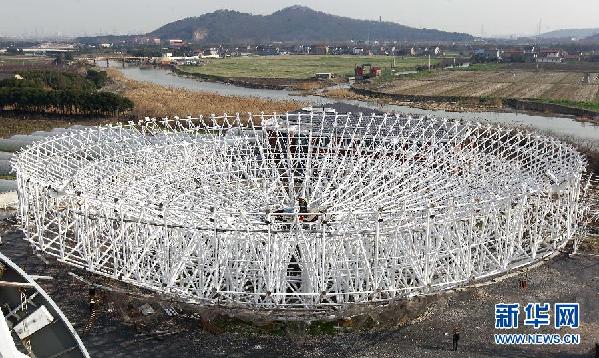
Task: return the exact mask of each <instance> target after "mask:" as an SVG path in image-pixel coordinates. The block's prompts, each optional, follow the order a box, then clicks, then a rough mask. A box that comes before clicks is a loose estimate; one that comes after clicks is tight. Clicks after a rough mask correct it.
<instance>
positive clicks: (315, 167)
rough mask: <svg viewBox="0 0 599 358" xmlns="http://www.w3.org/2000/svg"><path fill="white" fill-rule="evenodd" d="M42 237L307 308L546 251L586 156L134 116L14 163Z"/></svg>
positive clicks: (388, 132) (339, 124)
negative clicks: (137, 119)
mask: <svg viewBox="0 0 599 358" xmlns="http://www.w3.org/2000/svg"><path fill="white" fill-rule="evenodd" d="M14 167H15V169H16V172H17V177H18V184H19V197H20V203H21V219H22V224H23V229H24V230H25V232H26V234H27V238H28V240H29V241H31V243H32V244H33V245H34V247H36V248H37V249H39V250H42V251H44V252H46V253H48V254H51V255H54V256H56V257H58V258H59V259H60V260H62V261H64V262H66V263H69V264H72V265H76V266H79V267H82V268H85V269H87V270H90V271H92V272H96V273H99V274H102V275H106V276H109V277H112V278H115V279H118V280H122V281H125V282H129V283H131V284H134V285H138V286H142V287H146V288H149V289H152V290H155V291H159V292H163V293H167V294H170V295H174V296H176V297H178V298H179V299H181V300H184V301H190V302H199V303H204V304H230V305H236V306H246V307H264V308H285V307H295V308H308V309H310V308H317V307H324V306H340V305H344V304H347V303H358V302H370V301H381V300H389V299H392V298H396V297H406V296H411V295H416V294H425V293H430V292H434V291H438V290H443V289H447V288H451V287H454V286H456V285H460V284H463V283H465V282H469V281H471V280H474V279H480V278H484V277H486V276H489V275H494V274H498V273H502V272H505V271H507V270H510V269H512V268H515V267H518V266H522V265H526V264H529V263H531V262H534V261H535V260H539V259H541V258H543V257H545V256H547V255H550V254H551V253H553V252H555V251H556V250H557V249H558V248H559V247H561V246H562V245H564V244H565V243H566V242H567V241H568V240H569V239H570V238H571V237H572V235H573V234H574V232H575V231H576V229H577V222H578V216H579V214H580V209H579V192H580V180H581V175H582V172H583V170H584V167H585V162H584V160H583V158H582V157H581V156H580V155H579V154H578V153H577V152H576V151H574V150H573V149H572V148H571V147H570V146H568V145H566V144H563V143H561V142H559V141H556V140H554V139H551V138H548V137H543V136H539V135H536V134H532V133H529V132H525V131H519V130H511V129H505V128H501V127H496V126H490V125H482V124H479V123H470V122H463V121H458V120H447V119H434V118H426V117H411V116H403V115H381V116H377V115H372V116H362V115H359V116H354V115H351V114H345V115H340V114H335V115H327V114H288V115H268V116H267V115H261V116H251V115H249V116H248V117H245V118H240V117H239V116H223V117H210V118H195V119H194V118H189V119H185V120H182V119H175V120H168V119H165V120H161V121H156V120H146V121H143V122H140V123H138V124H129V125H118V126H105V127H99V128H97V129H93V130H86V131H80V132H76V133H71V134H69V135H63V136H61V137H57V138H52V139H49V140H47V141H45V142H40V143H37V144H34V145H32V146H31V147H28V148H27V149H26V150H24V151H23V152H21V153H20V154H19V156H18V157H17V159H16V160H15V162H14Z"/></svg>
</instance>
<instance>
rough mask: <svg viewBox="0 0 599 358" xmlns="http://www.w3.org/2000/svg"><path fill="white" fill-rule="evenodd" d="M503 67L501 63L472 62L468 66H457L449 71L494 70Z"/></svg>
mask: <svg viewBox="0 0 599 358" xmlns="http://www.w3.org/2000/svg"><path fill="white" fill-rule="evenodd" d="M504 67H505V65H504V64H501V63H474V64H471V65H470V66H469V67H457V68H454V69H451V71H496V70H500V69H502V68H504Z"/></svg>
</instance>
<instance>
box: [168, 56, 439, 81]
mask: <svg viewBox="0 0 599 358" xmlns="http://www.w3.org/2000/svg"><path fill="white" fill-rule="evenodd" d="M204 61H205V64H204V65H203V66H181V67H180V69H181V70H182V71H184V72H187V73H199V74H204V75H212V76H220V77H224V78H285V79H308V78H313V77H314V74H315V73H318V72H331V73H333V74H335V75H337V76H353V75H354V67H355V66H356V65H358V64H363V63H371V64H372V65H373V66H379V67H381V68H390V67H391V65H392V63H393V57H389V56H332V55H329V56H313V55H305V56H300V55H295V56H263V57H235V58H226V59H209V60H204ZM432 63H436V62H435V61H432ZM424 64H428V58H424V57H420V58H403V59H402V58H397V57H396V58H395V67H396V68H397V69H398V70H402V69H405V70H407V69H413V68H415V67H416V66H418V65H424Z"/></svg>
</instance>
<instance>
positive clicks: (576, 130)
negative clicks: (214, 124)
mask: <svg viewBox="0 0 599 358" xmlns="http://www.w3.org/2000/svg"><path fill="white" fill-rule="evenodd" d="M111 67H113V68H116V69H118V70H120V71H121V72H122V73H123V74H124V75H125V76H126V77H127V78H130V79H133V80H137V81H145V82H151V83H156V84H159V85H163V86H170V87H175V88H184V89H188V90H196V91H207V92H213V93H218V94H221V95H230V96H245V97H259V98H268V99H274V100H296V101H302V102H309V103H311V104H312V105H314V106H318V105H323V104H326V103H331V102H341V103H347V104H352V105H357V106H360V107H365V108H371V109H377V110H380V111H385V112H402V113H412V114H424V115H432V116H436V117H446V118H463V119H468V120H477V121H481V122H490V123H503V124H510V125H515V126H522V127H529V128H535V129H540V130H543V131H549V132H551V133H554V134H556V135H558V136H565V137H576V138H579V139H591V140H592V139H595V140H599V126H598V125H595V124H592V123H588V122H580V121H576V120H575V119H574V118H572V117H552V116H539V115H533V114H530V113H522V112H516V111H509V112H447V111H441V110H439V111H433V110H423V109H417V108H411V107H406V106H397V105H379V104H376V103H374V102H372V103H371V102H365V101H357V100H343V99H332V98H323V97H319V96H311V95H297V94H296V93H293V92H291V91H287V90H269V89H255V88H245V87H239V86H234V85H228V84H224V83H215V82H206V81H200V80H197V79H194V78H188V77H182V76H177V75H175V74H173V73H172V72H171V71H169V70H165V69H160V68H154V69H140V68H139V67H137V66H127V67H124V68H123V67H122V65H121V64H116V63H114V64H112V65H111Z"/></svg>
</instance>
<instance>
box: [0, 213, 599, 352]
mask: <svg viewBox="0 0 599 358" xmlns="http://www.w3.org/2000/svg"><path fill="white" fill-rule="evenodd" d="M0 219H2V221H1V222H0V234H1V236H2V244H1V245H0V251H2V253H3V254H5V255H7V256H8V257H10V258H11V259H12V260H13V261H15V262H16V263H17V264H19V265H21V267H23V268H24V269H25V271H27V272H28V273H30V274H40V275H50V276H53V277H54V280H52V281H42V282H41V284H42V286H43V287H44V288H45V289H46V290H47V291H48V293H49V294H50V296H51V297H53V298H54V300H55V301H56V302H57V304H58V305H59V306H60V307H61V308H62V310H63V311H64V313H65V314H66V316H67V317H68V318H69V319H70V320H71V322H72V323H73V325H74V326H75V328H76V329H77V331H78V332H83V330H84V327H85V325H86V323H87V321H88V307H87V304H86V302H87V294H88V286H87V285H86V284H84V283H82V282H80V281H78V280H75V279H73V278H72V276H70V275H69V274H68V272H70V271H73V269H72V268H70V267H67V266H64V265H62V264H58V263H54V262H52V261H50V262H44V260H42V259H40V258H39V257H37V256H35V255H34V254H33V253H32V252H31V250H30V249H29V246H28V245H27V244H26V243H25V241H24V240H23V239H22V238H23V235H22V234H21V233H20V232H19V231H18V230H16V229H15V228H14V220H12V219H11V218H10V217H8V218H6V217H4V218H2V217H1V215H0ZM74 272H76V273H77V274H80V275H82V276H85V277H87V279H89V280H93V281H94V282H102V283H105V281H102V280H101V279H99V278H97V277H95V276H91V275H85V274H84V273H82V272H79V271H76V270H75V271H74ZM524 277H526V280H527V282H528V288H527V289H526V290H523V289H520V288H519V286H518V282H519V280H520V279H522V278H524ZM134 291H138V290H134ZM103 297H104V298H103V301H104V303H103V304H102V307H103V310H102V311H101V312H100V314H99V318H98V320H97V322H96V323H95V324H94V325H93V328H92V330H91V332H90V333H89V334H87V335H85V336H84V337H83V340H84V343H85V344H86V346H87V348H88V350H89V352H90V354H91V356H92V357H171V358H175V357H204V356H223V357H225V356H226V357H229V356H231V357H245V356H248V357H271V356H289V357H296V356H297V357H304V356H309V357H317V356H327V357H328V356H338V357H348V356H349V357H416V356H426V357H464V356H466V357H535V356H538V357H547V356H555V357H558V356H559V357H562V356H564V357H585V356H588V357H591V356H592V353H591V352H592V349H593V348H594V344H595V343H596V342H599V257H595V256H588V255H580V256H575V257H572V258H571V257H568V255H566V254H561V255H559V256H558V257H556V258H555V259H552V260H551V261H549V262H547V263H546V264H544V265H541V266H539V267H536V268H534V269H532V270H530V271H529V272H528V273H526V274H525V273H521V274H518V275H514V276H512V277H509V278H506V279H505V280H503V281H500V282H498V283H494V284H490V285H487V286H483V287H478V288H468V289H465V290H463V291H461V292H453V293H448V294H445V295H443V296H441V297H439V298H437V299H435V300H434V303H432V304H431V305H430V306H429V307H428V309H427V310H426V312H425V313H424V314H423V315H422V316H421V317H419V318H418V319H416V320H415V321H414V322H412V323H411V324H409V325H407V326H405V327H402V328H398V327H396V326H394V325H392V324H387V323H383V324H382V325H381V326H378V327H376V328H374V329H369V330H358V331H353V332H348V331H345V330H344V329H340V330H339V331H340V333H337V334H334V335H326V334H323V335H310V334H307V333H301V331H302V329H298V328H295V329H290V328H289V327H287V328H285V329H284V330H283V331H279V332H278V334H275V333H272V332H273V331H272V330H271V331H270V333H260V332H264V330H259V329H256V328H255V327H249V328H248V327H247V326H243V325H241V326H240V328H239V329H228V330H225V331H224V332H221V333H220V334H215V333H209V331H210V332H215V330H214V329H211V325H210V323H209V322H208V323H206V320H201V319H199V318H197V317H196V318H182V317H180V316H178V317H176V318H172V317H167V316H165V315H163V314H159V313H157V314H156V315H154V316H155V317H152V316H148V317H149V318H143V317H142V318H139V316H141V315H140V314H139V313H137V316H138V317H137V318H136V317H135V315H136V313H135V312H139V311H138V310H137V309H136V307H139V305H140V302H141V301H140V300H138V299H131V297H128V296H127V295H123V294H119V293H113V292H104V293H103ZM500 302H519V303H521V304H526V303H527V302H550V303H554V302H579V303H580V304H581V316H582V322H581V328H580V329H579V330H578V332H576V333H580V334H581V336H582V344H580V345H579V346H574V347H573V346H553V347H533V346H526V347H499V346H496V345H494V344H493V334H494V333H497V332H496V330H495V329H494V305H495V304H496V303H500ZM153 306H154V308H157V311H159V306H158V305H156V304H155V302H154V303H153ZM389 315H393V312H389ZM390 321H393V320H390ZM456 326H457V327H460V329H461V340H460V347H459V351H458V352H451V351H450V347H451V333H452V330H453V328H454V327H456ZM216 331H217V332H218V330H216ZM531 331H532V330H531ZM173 332H178V333H174V334H172V333H173ZM525 332H527V331H525V330H519V331H518V333H525ZM541 332H549V333H554V332H555V331H553V330H545V331H543V330H542V329H541ZM165 334H166V335H165ZM161 335H162V336H161Z"/></svg>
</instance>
